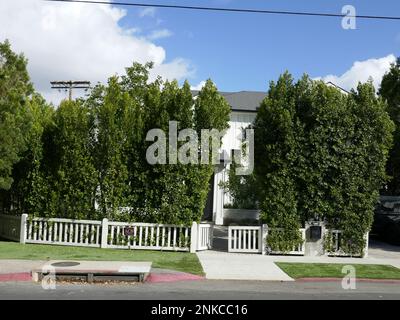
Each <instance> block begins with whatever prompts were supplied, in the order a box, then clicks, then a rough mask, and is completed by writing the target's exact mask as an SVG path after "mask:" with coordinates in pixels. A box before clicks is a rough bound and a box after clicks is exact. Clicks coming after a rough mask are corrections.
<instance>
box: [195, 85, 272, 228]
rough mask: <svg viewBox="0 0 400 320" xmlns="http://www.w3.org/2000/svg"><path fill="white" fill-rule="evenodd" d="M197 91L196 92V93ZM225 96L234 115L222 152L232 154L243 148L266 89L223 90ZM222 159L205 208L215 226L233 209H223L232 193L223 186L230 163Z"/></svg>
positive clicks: (223, 140)
mask: <svg viewBox="0 0 400 320" xmlns="http://www.w3.org/2000/svg"><path fill="white" fill-rule="evenodd" d="M197 94H198V91H193V95H194V96H196V95H197ZM220 94H221V95H222V96H224V97H225V99H226V100H227V102H228V103H229V105H230V106H231V114H230V121H229V129H228V130H227V132H226V134H225V136H224V137H223V139H222V148H221V154H224V155H225V157H224V158H226V155H228V156H229V157H230V156H231V155H232V151H233V150H240V149H241V145H242V139H243V131H244V129H246V128H247V127H248V126H249V125H250V124H252V123H253V122H254V120H255V118H256V114H257V109H258V107H259V106H260V103H261V102H262V100H263V99H264V98H265V96H266V93H265V92H258V91H240V92H220ZM224 160H226V159H221V164H220V165H219V167H218V168H216V170H215V173H214V175H213V177H212V180H211V181H210V192H209V195H208V200H207V204H206V208H205V210H204V217H203V219H204V220H209V221H211V220H212V221H213V222H214V223H215V224H216V225H222V224H223V223H224V216H226V215H227V214H229V213H232V211H234V210H226V209H225V210H224V204H227V203H230V197H229V194H226V193H225V192H224V190H223V189H222V188H221V187H220V182H221V181H226V179H227V178H228V169H229V164H228V163H227V162H226V161H224ZM239 214H240V215H242V218H245V217H244V216H246V215H247V216H248V217H251V216H254V215H255V212H252V210H240V212H239Z"/></svg>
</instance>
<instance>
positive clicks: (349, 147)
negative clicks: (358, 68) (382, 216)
mask: <svg viewBox="0 0 400 320" xmlns="http://www.w3.org/2000/svg"><path fill="white" fill-rule="evenodd" d="M392 130H393V123H392V121H391V120H390V118H389V116H388V114H387V113H386V105H385V104H384V102H383V101H382V100H380V99H378V98H376V96H375V92H374V88H373V86H372V84H371V83H367V84H363V85H361V84H360V85H359V87H358V90H357V91H353V92H352V93H351V94H349V95H344V94H342V93H341V92H340V91H338V90H337V89H336V88H332V87H328V86H327V85H325V84H324V83H322V82H318V81H317V82H314V81H312V80H310V79H309V78H308V77H307V76H304V77H303V78H302V79H301V80H299V81H298V82H297V83H294V82H293V79H292V77H291V76H290V75H289V74H288V73H286V74H284V75H282V76H281V78H280V79H279V81H278V82H277V83H276V84H275V83H271V87H270V90H269V93H268V96H267V98H266V99H265V100H264V101H263V103H262V105H261V107H260V109H259V112H258V115H257V119H256V121H255V144H256V151H255V170H256V174H257V177H258V182H259V184H260V187H261V199H260V206H261V210H262V214H261V216H262V219H263V221H264V222H266V223H267V224H268V225H269V226H270V227H280V228H284V229H285V230H286V231H287V232H286V233H285V237H286V234H288V236H287V237H286V238H287V241H288V242H290V246H293V245H296V242H297V241H296V239H295V237H292V236H289V235H291V234H292V233H293V232H295V230H296V229H298V228H299V227H300V226H302V225H303V224H304V223H305V221H307V220H310V219H325V220H326V221H327V222H328V225H329V227H330V228H337V229H341V230H343V238H344V241H345V243H346V244H347V247H346V248H345V249H346V250H347V252H348V253H359V252H360V250H362V248H363V244H364V241H365V240H364V234H365V233H366V232H367V231H369V229H370V226H371V223H372V215H373V208H374V205H375V203H376V201H377V199H378V196H379V193H378V191H379V188H380V187H381V186H382V184H383V183H384V181H385V178H386V175H385V163H386V159H387V156H388V150H389V147H390V145H391V140H392V136H391V133H392ZM291 231H293V232H291ZM298 240H299V241H300V238H299V239H298ZM290 246H289V247H290ZM345 246H346V245H345Z"/></svg>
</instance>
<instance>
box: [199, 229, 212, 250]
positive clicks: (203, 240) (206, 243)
mask: <svg viewBox="0 0 400 320" xmlns="http://www.w3.org/2000/svg"><path fill="white" fill-rule="evenodd" d="M197 236H198V238H197V250H198V251H201V250H209V249H212V240H213V225H212V224H210V223H200V224H199V225H198V235H197Z"/></svg>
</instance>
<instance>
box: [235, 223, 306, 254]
mask: <svg viewBox="0 0 400 320" xmlns="http://www.w3.org/2000/svg"><path fill="white" fill-rule="evenodd" d="M269 230H278V231H279V230H280V229H268V227H267V226H266V225H262V226H229V228H228V252H240V253H263V254H264V253H265V249H266V248H265V240H266V238H267V237H268V231H269ZM300 232H301V235H302V239H303V243H302V244H300V245H299V246H298V247H296V248H293V250H292V251H290V252H284V253H283V252H277V251H272V252H270V253H271V254H288V255H304V253H305V250H304V241H305V238H306V234H305V229H300Z"/></svg>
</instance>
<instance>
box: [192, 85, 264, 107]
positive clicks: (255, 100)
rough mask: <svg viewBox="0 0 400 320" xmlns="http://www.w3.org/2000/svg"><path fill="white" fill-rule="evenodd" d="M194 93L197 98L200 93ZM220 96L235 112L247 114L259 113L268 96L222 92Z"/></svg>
mask: <svg viewBox="0 0 400 320" xmlns="http://www.w3.org/2000/svg"><path fill="white" fill-rule="evenodd" d="M192 93H193V95H194V96H196V95H197V94H198V93H199V91H197V90H193V91H192ZM220 94H221V95H222V96H223V97H224V98H225V99H226V101H228V103H229V105H230V106H231V108H232V110H233V111H247V112H255V111H257V109H258V107H259V106H260V103H261V102H262V101H263V100H264V98H265V97H266V95H267V94H266V93H265V92H261V91H239V92H220Z"/></svg>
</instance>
